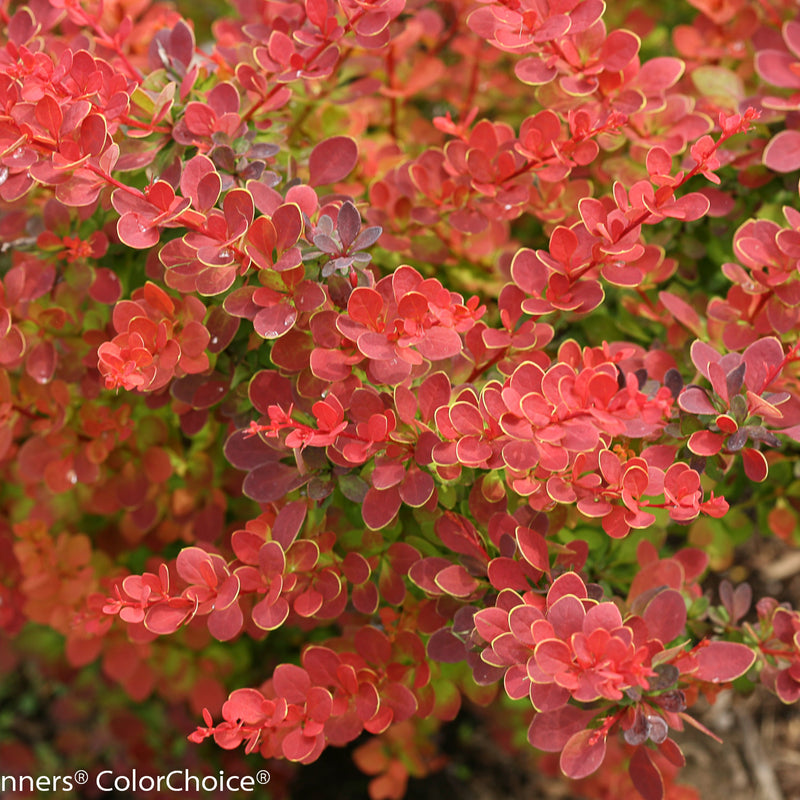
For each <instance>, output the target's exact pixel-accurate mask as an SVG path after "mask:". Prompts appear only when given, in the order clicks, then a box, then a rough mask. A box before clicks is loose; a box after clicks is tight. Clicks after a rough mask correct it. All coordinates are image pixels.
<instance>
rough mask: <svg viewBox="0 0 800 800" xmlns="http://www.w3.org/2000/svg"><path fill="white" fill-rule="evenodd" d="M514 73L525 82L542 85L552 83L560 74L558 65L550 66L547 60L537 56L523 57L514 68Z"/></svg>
mask: <svg viewBox="0 0 800 800" xmlns="http://www.w3.org/2000/svg"><path fill="white" fill-rule="evenodd" d="M514 74H515V75H516V76H517V78H519V79H520V80H521V81H522V82H523V83H527V84H529V85H531V86H541V85H542V84H545V83H550V81H552V80H553V78H555V77H556V75H558V69H557V68H556V67H551V66H548V65H547V63H546V62H545V61H543V60H542V59H540V58H538V57H537V56H531V57H530V58H523V59H522V61H520V62H519V63H518V64H517V66H516V67H515V68H514Z"/></svg>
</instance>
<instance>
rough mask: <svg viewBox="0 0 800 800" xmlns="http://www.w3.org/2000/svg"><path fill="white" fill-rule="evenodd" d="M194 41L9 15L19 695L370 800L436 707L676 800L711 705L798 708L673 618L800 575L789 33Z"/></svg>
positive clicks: (596, 787) (797, 651) (704, 625)
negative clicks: (93, 674)
mask: <svg viewBox="0 0 800 800" xmlns="http://www.w3.org/2000/svg"><path fill="white" fill-rule="evenodd" d="M219 11H220V13H219V14H218V18H217V19H215V20H214V22H213V24H212V25H211V26H210V28H209V26H208V25H207V23H206V22H205V21H203V20H200V19H198V20H195V21H193V20H192V19H191V18H186V17H184V16H182V15H181V14H180V13H179V12H178V11H176V10H175V9H174V8H173V7H171V6H169V5H166V4H162V3H160V2H153V3H146V2H128V0H116V2H114V3H109V2H106V3H103V2H94V0H86V1H85V2H84V1H83V0H31V2H29V3H27V4H23V3H22V2H16V0H3V2H2V3H1V4H0V21H1V22H2V28H3V42H2V50H0V100H1V101H2V105H1V108H2V112H1V113H0V203H2V206H1V207H2V215H1V216H0V242H2V252H1V253H0V259H2V280H1V282H0V469H1V470H2V481H0V503H2V513H0V535H1V536H2V538H3V540H4V550H3V551H2V559H3V566H4V570H3V577H2V583H0V601H2V602H0V625H2V629H3V631H4V639H5V641H6V643H7V644H8V647H9V648H10V651H11V652H12V653H17V654H18V655H17V656H16V657H17V658H20V657H24V658H28V657H30V652H31V634H30V631H32V630H33V631H36V630H44V629H52V630H53V631H55V632H56V634H58V636H59V637H60V638H59V639H58V642H59V652H61V653H62V659H63V669H72V670H78V671H81V670H82V671H83V673H87V671H89V670H92V669H93V665H94V664H95V663H99V664H101V670H102V675H103V676H104V677H103V680H104V681H105V683H101V684H100V686H101V687H102V686H105V687H106V689H105V691H107V692H109V694H108V697H111V691H112V689H111V687H112V686H113V684H115V683H116V684H119V685H120V686H121V687H122V688H123V689H124V690H125V691H126V692H127V693H128V695H129V696H130V697H132V698H134V699H136V700H138V701H142V700H144V699H145V698H147V697H148V696H150V695H151V693H152V692H153V690H154V689H155V687H160V688H159V691H160V692H161V694H162V700H160V701H159V702H164V703H166V702H171V703H176V702H177V703H188V707H189V708H190V709H193V712H192V713H194V714H195V715H196V722H195V723H193V724H188V723H186V721H185V717H184V718H182V719H183V723H184V727H183V729H182V730H180V729H178V730H176V733H178V734H179V735H181V736H183V737H186V736H188V739H189V740H190V741H191V742H194V743H199V742H201V741H203V740H205V739H208V738H212V739H213V741H214V742H215V743H216V744H217V745H218V746H219V747H220V748H222V749H223V750H235V749H238V748H240V747H241V748H244V750H245V751H246V752H248V753H259V754H260V755H261V756H263V757H264V758H266V759H282V760H285V761H288V762H298V763H299V764H309V763H311V762H313V761H315V760H316V759H317V758H318V757H319V756H320V754H321V753H322V752H323V750H325V748H327V747H338V746H343V745H346V744H348V743H350V742H353V741H354V740H356V739H357V738H359V737H360V736H362V734H364V732H366V733H368V734H371V735H372V738H366V739H365V740H364V741H365V743H363V744H360V745H359V747H358V748H357V749H356V750H355V753H354V758H355V761H356V763H357V765H358V766H359V767H360V768H361V769H362V770H363V771H364V772H366V773H367V774H369V775H372V776H374V778H373V780H372V782H371V784H370V792H371V796H372V797H373V798H374V800H380V798H390V797H396V798H399V797H402V796H403V794H404V792H405V786H406V783H407V780H408V778H409V776H410V775H416V776H419V775H423V774H425V773H426V772H427V771H429V770H432V769H436V768H437V767H438V766H440V765H441V763H442V759H441V758H440V757H439V756H438V755H437V753H436V751H435V748H434V747H433V745H432V737H433V734H434V733H435V731H436V730H437V729H438V728H439V727H440V726H441V725H442V724H443V723H444V722H446V721H448V720H452V719H454V718H455V716H456V715H457V714H458V712H459V708H460V707H461V704H462V703H463V702H465V701H466V702H469V703H471V704H473V705H475V704H477V705H479V706H484V707H486V712H485V714H486V716H487V718H491V714H492V713H493V711H494V712H495V713H500V714H503V715H507V716H505V717H504V719H507V720H514V721H516V722H518V724H519V725H521V726H525V728H526V729H527V739H528V741H529V743H530V746H531V747H532V748H535V749H537V750H540V751H545V752H548V753H552V754H555V757H556V758H557V760H558V764H559V766H560V770H561V771H562V772H563V774H564V775H566V776H567V777H569V778H572V779H581V781H582V782H581V787H582V791H584V792H586V793H587V796H600V793H601V791H603V789H602V787H603V785H604V784H603V780H602V776H603V775H604V774H605V772H604V770H605V771H609V770H612V769H613V770H617V771H619V770H620V769H623V770H627V774H626V777H624V779H620V780H622V783H621V784H620V783H616V784H615V786H616V787H617V788H616V789H615V791H616V792H617V793H618V794H617V796H620V797H622V796H630V797H636V796H638V795H641V796H642V797H643V798H645V800H660V798H664V797H677V796H678V795H677V794H675V792H676V791H678V790H677V789H675V785H674V784H673V781H674V780H675V778H676V772H677V768H679V767H680V766H681V765H682V764H683V762H684V757H683V755H682V753H681V750H680V745H679V743H680V731H681V730H682V729H683V728H684V726H685V725H686V724H690V725H694V726H696V727H700V728H703V726H702V725H701V723H700V722H699V721H697V720H696V719H695V718H694V717H693V716H692V707H693V706H694V705H695V703H696V702H697V700H698V698H699V697H700V696H701V695H704V696H706V697H707V698H709V699H710V700H712V701H713V699H714V698H715V696H716V694H717V693H718V692H719V691H720V690H721V689H723V688H724V687H727V686H729V685H730V684H731V683H732V682H734V681H735V682H736V684H737V686H739V688H741V689H747V688H748V687H752V685H753V684H756V683H761V684H763V685H764V686H765V687H766V689H768V690H770V691H772V692H774V693H775V694H776V695H777V696H778V697H779V698H780V699H781V700H782V701H783V702H784V703H794V702H796V701H797V700H798V698H800V611H796V610H794V609H792V608H791V607H790V606H789V605H788V604H786V603H781V602H779V599H776V598H770V597H764V598H760V599H758V600H757V603H756V604H755V606H754V612H753V613H752V614H750V607H751V601H752V597H751V595H752V592H751V590H750V587H749V586H747V585H745V584H743V585H740V586H737V587H734V586H733V585H732V584H731V583H730V582H728V581H723V582H722V583H721V584H719V590H718V593H715V594H711V593H710V592H705V593H704V589H703V580H704V579H705V577H706V576H708V575H709V573H710V572H717V573H719V572H723V571H724V570H725V569H726V568H727V567H728V566H729V565H730V563H731V559H732V550H733V547H734V545H735V544H737V543H741V542H742V541H743V539H744V538H747V537H749V536H750V535H752V534H753V533H754V532H756V531H760V532H767V531H772V532H773V533H774V534H775V535H776V536H779V537H780V538H782V539H784V540H787V541H788V542H790V543H797V542H798V541H800V537H798V536H797V534H796V533H795V529H796V523H797V514H798V512H800V485H798V484H797V482H796V481H795V480H794V478H795V476H796V463H795V458H796V455H797V452H798V448H797V445H798V442H800V353H799V352H798V348H799V347H800V344H798V336H797V334H798V330H799V329H800V280H799V279H798V269H799V268H800V206H798V191H797V177H798V176H797V170H798V169H800V129H799V128H798V120H800V115H799V114H797V113H796V112H797V111H800V77H798V75H800V70H799V69H798V64H800V17H798V16H797V10H796V5H795V4H794V3H792V2H789V0H773V1H772V2H770V3H756V2H747V0H720V2H714V3H709V2H705V0H691V2H690V3H686V4H683V5H673V6H670V7H669V8H663V9H660V10H659V11H658V12H655V9H648V8H646V7H639V5H638V4H637V3H635V2H624V1H623V2H620V3H614V4H610V5H609V6H608V7H606V4H605V3H603V2H602V0H582V2H577V0H576V1H573V0H563V2H559V3H555V2H552V3H550V2H543V1H541V0H478V1H477V2H473V0H448V2H426V0H376V1H375V2H360V0H286V1H285V2H278V0H261V1H260V2H247V1H246V0H234V2H233V5H232V6H230V7H226V8H224V9H219ZM656 14H657V15H656ZM195 23H196V24H197V30H196V29H195ZM201 30H203V31H204V33H203V34H202V36H203V38H200V39H199V38H198V37H199V35H200V34H199V31H201ZM34 639H35V634H34ZM47 641H48V642H49V643H51V644H52V641H53V639H52V638H49V639H47ZM34 649H35V648H34ZM13 663H14V657H11V658H10V660H8V663H7V664H5V667H6V668H7V669H11V668H12V667H13ZM176 664H177V665H179V668H178V667H176ZM243 665H244V666H243ZM247 665H249V666H247ZM245 666H246V667H247V668H245ZM165 686H166V687H167V688H166V689H165V688H164V687H165ZM102 691H104V690H103V689H102V688H101V690H100V692H99V693H98V695H97V697H96V698H95V700H94V702H95V703H96V704H97V705H98V706H102V705H103V703H104V696H103V694H102ZM512 701H513V702H512ZM509 703H511V707H513V709H514V713H513V714H509V712H508V709H509V705H508V704H509ZM176 725H177V723H176ZM525 728H523V729H525ZM708 732H709V733H711V735H713V733H712V732H710V731H708ZM673 737H674V738H673ZM270 763H271V764H274V763H276V762H270ZM81 766H83V764H81ZM620 786H622V788H620ZM681 791H682V792H683V793H681V794H680V796H681V797H687V796H690V794H691V790H686V789H683V790H681ZM619 792H627V793H628V794H626V795H623V794H619ZM687 792H688V794H687Z"/></svg>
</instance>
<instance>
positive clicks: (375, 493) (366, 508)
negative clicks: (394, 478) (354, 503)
mask: <svg viewBox="0 0 800 800" xmlns="http://www.w3.org/2000/svg"><path fill="white" fill-rule="evenodd" d="M400 505H401V500H400V492H399V491H398V489H397V487H396V486H393V487H392V488H391V489H385V490H383V491H382V490H380V489H375V488H372V489H370V490H369V491H368V492H367V494H366V495H365V496H364V502H363V504H362V506H361V516H362V517H363V519H364V522H365V524H366V526H367V527H368V528H369V529H370V530H373V531H379V530H381V528H385V527H387V526H388V525H389V524H390V523H391V521H392V520H393V519H394V517H395V514H397V512H398V511H399V510H400Z"/></svg>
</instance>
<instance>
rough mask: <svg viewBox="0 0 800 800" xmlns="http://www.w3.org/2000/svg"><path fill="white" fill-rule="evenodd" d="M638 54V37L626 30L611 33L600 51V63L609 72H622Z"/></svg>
mask: <svg viewBox="0 0 800 800" xmlns="http://www.w3.org/2000/svg"><path fill="white" fill-rule="evenodd" d="M638 52H639V37H638V36H637V35H636V34H635V33H631V32H630V31H626V30H616V31H612V32H611V33H610V34H609V35H608V38H607V39H606V40H605V42H603V47H602V48H601V49H600V62H601V63H602V65H603V67H604V68H605V69H607V70H608V71H609V72H622V70H623V69H625V67H627V66H628V64H630V62H631V61H632V60H633V59H634V57H635V56H636V54H637V53H638Z"/></svg>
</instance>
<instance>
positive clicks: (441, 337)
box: [417, 326, 461, 361]
mask: <svg viewBox="0 0 800 800" xmlns="http://www.w3.org/2000/svg"><path fill="white" fill-rule="evenodd" d="M417 350H418V351H419V353H420V355H422V356H423V357H424V358H429V359H430V360H431V361H439V360H441V359H443V358H452V357H453V356H456V355H458V354H459V353H460V352H461V337H460V336H459V335H458V333H456V331H454V330H453V329H452V328H445V327H442V326H437V327H434V328H429V329H428V330H427V331H426V333H425V338H424V339H423V340H422V341H421V342H419V344H417Z"/></svg>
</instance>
